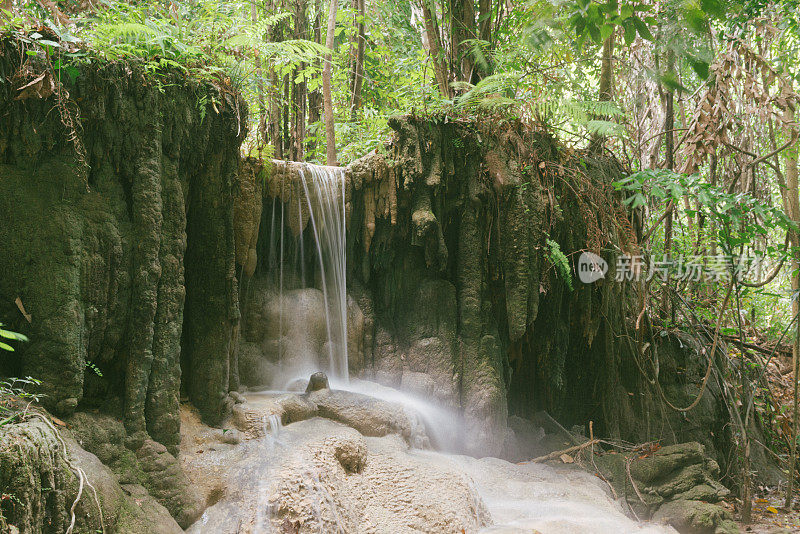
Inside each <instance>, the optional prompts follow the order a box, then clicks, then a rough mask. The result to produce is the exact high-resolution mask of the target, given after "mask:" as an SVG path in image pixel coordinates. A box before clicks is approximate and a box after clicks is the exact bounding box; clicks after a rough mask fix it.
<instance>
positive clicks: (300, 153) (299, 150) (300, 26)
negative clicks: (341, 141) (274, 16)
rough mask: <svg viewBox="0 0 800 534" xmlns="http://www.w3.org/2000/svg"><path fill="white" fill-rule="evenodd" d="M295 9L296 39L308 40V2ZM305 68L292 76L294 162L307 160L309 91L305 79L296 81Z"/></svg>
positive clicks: (291, 152) (291, 153) (300, 0)
mask: <svg viewBox="0 0 800 534" xmlns="http://www.w3.org/2000/svg"><path fill="white" fill-rule="evenodd" d="M294 8H295V12H294V37H295V39H306V37H307V35H306V31H307V29H306V20H307V19H306V0H295V3H294ZM305 67H306V65H305V63H301V64H300V66H299V68H297V69H295V72H294V76H292V132H291V145H290V148H289V158H290V159H292V160H294V161H303V160H304V159H305V150H304V146H305V138H306V95H307V93H308V90H307V85H306V81H305V80H304V79H303V80H301V81H300V82H297V83H295V81H294V80H295V79H297V75H298V74H299V73H300V71H302V70H304V69H305Z"/></svg>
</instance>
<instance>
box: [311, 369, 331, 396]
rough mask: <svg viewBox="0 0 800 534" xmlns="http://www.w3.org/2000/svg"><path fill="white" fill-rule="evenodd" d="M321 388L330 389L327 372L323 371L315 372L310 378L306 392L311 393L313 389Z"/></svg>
mask: <svg viewBox="0 0 800 534" xmlns="http://www.w3.org/2000/svg"><path fill="white" fill-rule="evenodd" d="M321 389H328V377H327V375H325V373H322V372H318V373H314V374H313V375H311V378H310V379H309V380H308V386H307V387H306V393H311V392H312V391H319V390H321Z"/></svg>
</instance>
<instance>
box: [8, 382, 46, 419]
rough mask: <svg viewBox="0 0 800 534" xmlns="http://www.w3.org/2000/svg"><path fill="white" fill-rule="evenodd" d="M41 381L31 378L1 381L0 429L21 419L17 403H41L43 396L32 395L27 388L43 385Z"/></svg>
mask: <svg viewBox="0 0 800 534" xmlns="http://www.w3.org/2000/svg"><path fill="white" fill-rule="evenodd" d="M41 383H42V382H41V381H39V380H36V379H35V378H31V377H30V376H28V377H25V378H8V379H4V380H0V427H3V426H4V425H6V424H8V423H10V422H12V421H13V420H14V419H16V418H17V417H19V415H20V414H21V411H20V410H19V409H18V405H17V403H18V402H19V401H22V402H27V403H30V402H39V400H40V399H41V397H42V395H40V394H36V393H31V392H30V391H27V390H26V388H30V387H31V386H33V387H36V386H39V385H41Z"/></svg>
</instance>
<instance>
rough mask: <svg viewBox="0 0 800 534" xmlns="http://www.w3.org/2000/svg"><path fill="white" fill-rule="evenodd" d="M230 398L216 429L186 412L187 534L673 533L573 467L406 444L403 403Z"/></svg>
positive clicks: (411, 435)
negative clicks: (198, 507) (227, 414)
mask: <svg viewBox="0 0 800 534" xmlns="http://www.w3.org/2000/svg"><path fill="white" fill-rule="evenodd" d="M239 400H240V401H241V402H240V403H239V404H237V406H236V407H235V408H234V415H233V417H232V419H231V420H230V422H229V423H230V428H227V429H224V430H223V431H220V430H219V429H211V428H209V427H206V426H205V425H203V424H202V422H201V421H200V419H199V417H198V416H197V415H196V414H195V413H194V412H193V411H192V410H190V409H186V410H184V412H183V418H182V428H183V439H182V444H181V459H182V460H181V461H182V466H183V468H184V470H185V471H186V473H187V475H188V477H189V478H190V479H191V480H192V482H193V485H194V486H195V487H196V488H198V489H199V490H200V492H201V493H202V494H203V498H204V499H205V500H206V502H207V503H208V504H209V505H210V506H209V507H208V508H207V509H206V510H205V511H204V512H203V514H202V515H201V517H200V518H199V519H198V520H197V521H196V522H195V523H194V524H193V525H191V526H190V527H189V528H188V530H187V532H192V533H211V532H215V533H216V532H246V533H258V532H282V533H283V532H287V533H291V532H303V533H306V532H307V533H317V532H323V533H333V532H341V533H359V532H371V533H372V532H374V533H379V532H383V533H413V532H431V533H433V532H436V533H440V532H441V533H445V532H453V533H461V532H505V533H533V532H540V533H573V532H574V533H592V532H596V533H611V532H614V533H617V532H620V533H621V532H642V533H646V532H652V533H656V532H675V530H673V528H672V527H670V526H668V525H666V524H664V523H666V522H668V521H669V520H670V518H663V519H664V521H663V522H662V523H661V524H658V523H640V522H637V521H635V520H634V519H631V517H630V515H631V513H630V512H629V511H628V512H627V513H626V509H625V508H624V507H623V504H622V503H621V499H619V495H616V497H617V498H615V495H614V493H613V492H614V490H613V489H611V487H610V486H609V485H608V484H607V483H606V482H604V481H603V480H602V479H601V478H599V477H597V476H594V475H593V474H590V473H588V472H587V471H585V470H584V469H582V468H580V467H578V466H575V465H567V464H562V463H561V462H560V461H559V462H558V464H560V465H547V464H540V463H512V462H509V461H506V460H502V459H499V458H492V457H486V458H480V459H479V458H474V457H470V456H465V455H459V454H453V453H443V452H437V451H434V450H431V449H429V448H428V449H426V448H418V447H415V446H414V445H422V446H423V447H427V446H428V444H429V443H430V439H429V438H428V437H427V435H426V428H425V423H424V422H423V421H422V418H421V417H419V414H417V413H415V411H414V410H413V409H411V408H408V407H407V406H404V405H403V404H401V403H397V402H389V401H385V400H381V399H375V398H371V397H367V396H365V395H362V394H359V393H353V392H348V391H340V390H330V389H327V388H324V389H320V390H318V391H313V392H308V393H303V394H300V393H284V394H280V393H267V394H264V393H254V394H248V395H246V396H244V397H242V398H241V399H239ZM673 467H677V464H675V465H674V466H673ZM642 491H647V490H646V489H645V486H644V485H643V486H642ZM662 500H663V499H662ZM724 526H725V525H723V524H722V522H718V524H717V525H712V529H716V528H718V527H719V528H722V530H720V531H725V530H724ZM697 531H700V530H697ZM710 532H714V530H711V531H710Z"/></svg>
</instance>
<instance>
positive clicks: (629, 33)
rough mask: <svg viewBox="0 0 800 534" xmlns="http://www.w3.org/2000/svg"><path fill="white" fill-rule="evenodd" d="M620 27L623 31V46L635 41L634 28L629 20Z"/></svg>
mask: <svg viewBox="0 0 800 534" xmlns="http://www.w3.org/2000/svg"><path fill="white" fill-rule="evenodd" d="M622 27H623V28H624V29H625V44H626V45H629V44H631V43H632V42H633V40H634V39H636V26H634V25H633V22H631V21H630V20H626V21H625V22H624V23H623V25H622Z"/></svg>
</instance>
